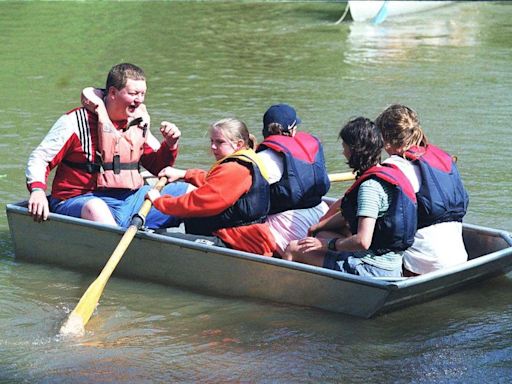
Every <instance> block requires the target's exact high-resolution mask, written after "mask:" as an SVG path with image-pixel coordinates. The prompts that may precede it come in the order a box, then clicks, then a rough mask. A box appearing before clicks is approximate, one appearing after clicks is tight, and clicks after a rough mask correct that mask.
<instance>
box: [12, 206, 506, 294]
mask: <svg viewBox="0 0 512 384" xmlns="http://www.w3.org/2000/svg"><path fill="white" fill-rule="evenodd" d="M26 206H27V201H20V202H18V203H8V204H6V211H7V212H8V211H13V212H16V213H18V214H22V215H25V216H28V215H29V214H28V210H27V207H26ZM49 220H55V221H59V222H63V223H72V224H75V225H80V226H85V227H90V228H94V229H99V230H105V231H108V232H113V233H117V234H121V235H122V234H123V233H124V232H125V230H124V229H123V228H120V227H117V226H113V225H108V224H100V223H96V222H93V221H90V220H85V219H81V218H76V217H71V216H65V215H60V214H56V213H50V214H49ZM464 227H465V228H466V229H469V230H473V231H478V232H483V233H484V234H487V235H490V236H493V237H499V238H501V239H503V240H504V241H505V242H506V243H507V244H508V245H509V246H508V247H506V248H503V249H500V250H497V251H495V252H491V253H488V254H484V255H481V256H478V257H475V258H474V259H471V260H468V261H467V262H465V263H463V264H458V265H455V266H452V267H448V268H445V269H443V270H438V271H434V272H429V273H426V274H423V275H419V276H414V277H409V278H403V277H402V278H400V277H398V278H371V277H364V276H357V275H350V274H347V273H342V272H339V271H334V270H330V269H326V268H322V267H316V266H313V265H307V264H302V263H297V262H293V261H287V260H282V259H278V258H273V257H266V256H261V255H257V254H254V253H250V252H244V251H238V250H235V249H230V248H223V247H217V246H212V245H206V244H200V243H194V242H192V241H190V240H186V239H180V238H173V237H170V236H166V235H165V234H158V233H155V232H149V231H146V230H139V231H138V232H137V234H136V237H138V238H141V239H147V240H152V241H157V242H160V243H167V244H170V245H173V246H177V247H182V248H188V249H192V250H195V251H199V252H204V253H217V254H221V255H224V256H229V257H234V258H239V259H245V260H250V261H252V262H257V263H264V264H269V265H274V266H278V267H283V268H288V269H294V270H299V271H302V272H307V273H312V274H315V275H320V276H325V277H328V278H331V279H335V280H342V281H346V282H352V283H356V284H362V285H366V286H370V287H374V288H379V289H383V290H387V291H394V290H401V289H404V288H411V287H414V286H418V285H422V284H424V283H428V282H431V281H433V280H437V279H441V278H443V277H447V276H449V275H453V274H457V273H463V272H464V271H467V270H469V269H476V268H478V267H479V266H481V265H484V264H487V263H489V262H492V261H495V260H499V259H501V258H503V257H504V256H507V255H509V254H510V255H512V235H511V234H510V233H508V232H507V231H504V230H500V229H493V228H489V227H483V226H479V225H475V224H469V223H464Z"/></svg>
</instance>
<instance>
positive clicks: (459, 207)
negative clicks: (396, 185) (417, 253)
mask: <svg viewBox="0 0 512 384" xmlns="http://www.w3.org/2000/svg"><path fill="white" fill-rule="evenodd" d="M405 157H406V159H408V160H410V161H412V162H413V163H415V164H417V165H418V166H419V168H420V172H421V185H420V190H419V191H418V193H417V194H416V196H417V199H418V228H423V227H427V226H429V225H432V224H437V223H443V222H447V221H459V222H461V221H462V218H463V217H464V215H465V214H466V211H467V209H468V203H469V197H468V194H467V192H466V189H465V188H464V185H463V184H462V180H461V178H460V174H459V171H458V170H457V166H456V165H455V162H454V161H453V159H452V157H451V156H450V155H449V154H448V153H446V152H444V151H443V150H441V149H440V148H438V147H436V146H434V145H431V144H429V145H427V147H412V148H411V149H409V150H408V151H407V152H406V153H405Z"/></svg>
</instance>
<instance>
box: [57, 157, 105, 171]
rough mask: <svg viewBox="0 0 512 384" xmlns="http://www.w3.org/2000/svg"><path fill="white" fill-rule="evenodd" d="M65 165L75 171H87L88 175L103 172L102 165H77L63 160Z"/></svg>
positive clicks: (88, 163)
mask: <svg viewBox="0 0 512 384" xmlns="http://www.w3.org/2000/svg"><path fill="white" fill-rule="evenodd" d="M62 162H63V163H64V164H66V165H67V166H68V167H71V168H75V169H81V170H82V171H85V172H87V173H91V174H93V173H98V172H100V170H101V165H100V164H95V163H91V162H90V161H88V162H87V163H76V162H74V161H69V160H62Z"/></svg>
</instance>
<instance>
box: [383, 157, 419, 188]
mask: <svg viewBox="0 0 512 384" xmlns="http://www.w3.org/2000/svg"><path fill="white" fill-rule="evenodd" d="M383 163H385V164H392V165H395V166H397V167H398V169H400V171H402V173H403V174H404V175H405V176H406V177H407V179H408V180H409V182H410V183H411V185H412V187H413V189H414V191H415V192H418V190H419V189H420V178H421V176H420V175H421V174H420V172H421V171H420V168H419V167H418V165H416V164H414V163H413V162H411V161H409V160H407V159H404V158H403V157H401V156H397V155H392V156H390V157H389V158H387V159H386V160H384V161H383Z"/></svg>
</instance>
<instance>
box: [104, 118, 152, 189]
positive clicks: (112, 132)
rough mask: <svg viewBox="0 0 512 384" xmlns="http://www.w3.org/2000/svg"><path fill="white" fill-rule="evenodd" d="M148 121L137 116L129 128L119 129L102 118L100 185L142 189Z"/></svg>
mask: <svg viewBox="0 0 512 384" xmlns="http://www.w3.org/2000/svg"><path fill="white" fill-rule="evenodd" d="M147 129H148V128H147V124H146V123H144V122H143V120H142V118H137V119H134V120H133V121H131V122H130V124H128V127H127V128H125V129H116V128H115V127H114V126H113V124H112V123H110V122H109V123H107V124H103V123H102V122H101V121H98V147H99V154H100V159H101V163H100V172H99V173H98V180H97V185H98V188H126V189H131V190H135V189H139V188H140V187H142V186H143V185H144V179H143V177H142V175H141V174H140V172H139V161H140V158H141V157H142V155H143V153H144V143H145V142H146V138H147V134H146V133H147Z"/></svg>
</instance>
